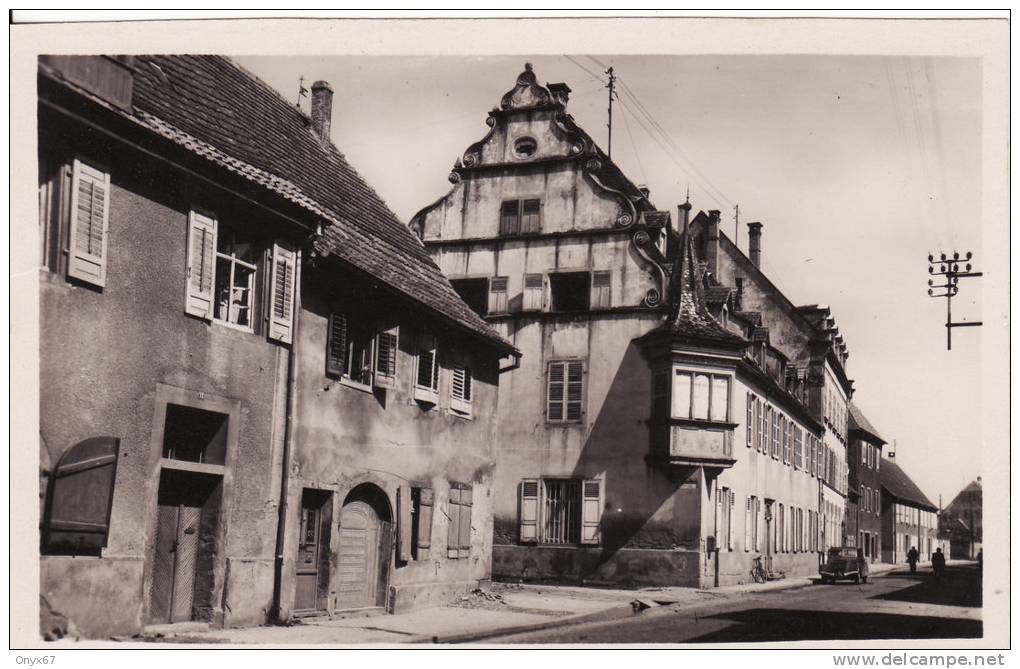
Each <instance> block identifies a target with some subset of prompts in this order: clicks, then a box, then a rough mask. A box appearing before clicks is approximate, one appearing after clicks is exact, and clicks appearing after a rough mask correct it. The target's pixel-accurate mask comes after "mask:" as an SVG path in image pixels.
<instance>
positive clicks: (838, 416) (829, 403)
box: [822, 384, 847, 443]
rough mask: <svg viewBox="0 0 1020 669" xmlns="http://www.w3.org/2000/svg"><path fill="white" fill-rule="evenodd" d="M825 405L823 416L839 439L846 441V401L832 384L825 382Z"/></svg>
mask: <svg viewBox="0 0 1020 669" xmlns="http://www.w3.org/2000/svg"><path fill="white" fill-rule="evenodd" d="M824 397H825V407H824V411H823V412H822V413H823V416H824V418H825V421H826V423H828V425H829V426H830V427H831V428H832V431H833V432H835V433H836V436H837V437H839V439H840V440H841V441H843V442H844V443H845V442H846V429H847V407H846V401H845V400H844V399H843V397H842V396H841V395H840V394H839V393H837V392H836V391H835V390H834V389H833V387H832V384H826V392H825V395H824Z"/></svg>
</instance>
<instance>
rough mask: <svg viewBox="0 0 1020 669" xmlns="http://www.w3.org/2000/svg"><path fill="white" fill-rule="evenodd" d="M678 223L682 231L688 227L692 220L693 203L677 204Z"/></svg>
mask: <svg viewBox="0 0 1020 669" xmlns="http://www.w3.org/2000/svg"><path fill="white" fill-rule="evenodd" d="M676 209H677V214H678V216H677V219H676V222H677V225H679V226H680V232H683V231H684V230H686V229H687V225H688V224H689V223H690V222H691V203H690V202H684V203H683V204H680V205H677V208H676Z"/></svg>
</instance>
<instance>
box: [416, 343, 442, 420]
mask: <svg viewBox="0 0 1020 669" xmlns="http://www.w3.org/2000/svg"><path fill="white" fill-rule="evenodd" d="M417 358H418V361H417V369H416V370H415V380H414V399H416V400H421V401H424V402H430V403H432V404H435V403H436V400H437V399H438V393H439V352H438V351H437V350H436V339H435V337H433V336H432V335H430V334H427V333H424V334H422V335H421V337H419V340H418V356H417Z"/></svg>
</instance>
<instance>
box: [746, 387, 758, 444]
mask: <svg viewBox="0 0 1020 669" xmlns="http://www.w3.org/2000/svg"><path fill="white" fill-rule="evenodd" d="M755 401H756V399H755V396H754V395H752V394H751V393H747V419H746V422H747V426H746V427H747V447H748V448H751V445H752V443H753V441H754V403H755Z"/></svg>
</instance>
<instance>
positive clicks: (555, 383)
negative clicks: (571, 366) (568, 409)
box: [546, 362, 566, 421]
mask: <svg viewBox="0 0 1020 669" xmlns="http://www.w3.org/2000/svg"><path fill="white" fill-rule="evenodd" d="M565 373H566V363H565V362H550V363H549V378H548V379H547V390H546V403H547V408H546V418H547V419H548V420H551V421H562V420H563V398H564V395H565V393H566V387H565V381H566V379H565Z"/></svg>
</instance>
